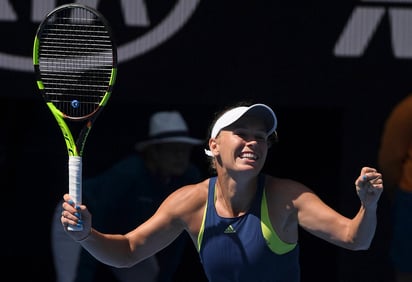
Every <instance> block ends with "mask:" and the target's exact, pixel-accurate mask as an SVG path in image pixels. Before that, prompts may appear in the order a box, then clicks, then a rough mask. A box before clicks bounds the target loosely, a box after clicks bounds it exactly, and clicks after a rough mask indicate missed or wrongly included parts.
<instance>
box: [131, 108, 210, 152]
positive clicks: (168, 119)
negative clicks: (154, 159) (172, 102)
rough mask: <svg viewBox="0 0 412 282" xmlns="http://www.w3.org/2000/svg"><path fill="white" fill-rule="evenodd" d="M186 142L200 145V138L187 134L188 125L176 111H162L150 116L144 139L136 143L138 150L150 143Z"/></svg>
mask: <svg viewBox="0 0 412 282" xmlns="http://www.w3.org/2000/svg"><path fill="white" fill-rule="evenodd" d="M170 142H178V143H187V144H191V145H200V144H202V143H203V141H202V140H200V139H197V138H193V137H190V136H189V129H188V126H187V124H186V122H185V120H184V119H183V117H182V115H181V114H180V113H179V112H178V111H162V112H157V113H154V114H153V115H152V116H151V118H150V124H149V134H148V137H147V139H146V140H144V141H141V142H138V143H136V145H135V148H136V150H138V151H141V150H143V149H145V148H146V147H147V146H149V145H152V144H160V143H170Z"/></svg>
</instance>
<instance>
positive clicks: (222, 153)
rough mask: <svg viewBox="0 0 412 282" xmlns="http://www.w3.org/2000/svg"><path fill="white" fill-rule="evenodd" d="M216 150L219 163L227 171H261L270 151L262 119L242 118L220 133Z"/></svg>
mask: <svg viewBox="0 0 412 282" xmlns="http://www.w3.org/2000/svg"><path fill="white" fill-rule="evenodd" d="M216 149H217V151H218V153H219V155H218V162H221V165H223V166H224V167H226V168H227V169H233V170H250V169H254V170H256V169H257V170H258V171H260V170H261V169H262V168H263V165H264V163H265V161H266V156H267V151H268V137H267V133H266V128H265V126H264V124H263V122H262V121H261V120H260V119H257V118H255V117H252V116H248V117H245V118H241V119H239V120H238V121H236V122H235V123H234V124H232V125H230V126H228V127H226V128H225V129H222V130H221V131H220V133H219V134H218V136H217V138H216Z"/></svg>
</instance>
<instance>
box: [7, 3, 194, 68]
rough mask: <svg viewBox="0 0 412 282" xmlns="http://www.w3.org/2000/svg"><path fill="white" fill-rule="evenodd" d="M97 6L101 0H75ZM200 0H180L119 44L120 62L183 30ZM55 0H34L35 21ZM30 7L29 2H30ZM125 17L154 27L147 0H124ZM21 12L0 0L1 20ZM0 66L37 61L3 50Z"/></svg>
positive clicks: (30, 64)
mask: <svg viewBox="0 0 412 282" xmlns="http://www.w3.org/2000/svg"><path fill="white" fill-rule="evenodd" d="M73 2H76V3H82V4H85V5H88V6H90V7H94V8H96V7H97V6H98V2H99V0H83V1H73ZM199 2H200V0H177V1H176V4H175V5H174V6H173V8H172V9H171V10H170V12H169V13H168V14H167V15H166V17H165V18H163V20H161V21H160V22H159V23H158V24H157V25H156V26H153V27H151V28H150V31H149V32H147V33H145V34H143V35H142V36H139V37H138V38H135V39H133V40H131V41H129V42H126V43H124V44H122V45H120V46H118V50H117V53H118V60H119V63H122V62H125V61H128V60H130V59H133V58H135V57H137V56H140V55H142V54H144V53H146V52H148V51H150V50H151V49H154V48H155V47H157V46H159V45H160V44H162V43H163V42H165V41H166V40H167V39H169V38H170V37H172V36H173V35H174V34H175V33H176V32H177V31H179V30H180V29H181V28H182V27H183V26H184V25H185V23H186V22H187V20H188V19H189V18H190V16H191V15H192V14H193V13H194V11H195V10H196V7H197V6H198V4H199ZM55 4H56V1H55V0H32V1H31V14H30V16H31V21H33V22H37V23H40V22H41V21H42V19H43V18H44V15H46V14H47V13H48V12H50V11H51V10H53V9H54V8H55ZM26 5H27V6H28V7H30V5H29V3H27V4H26ZM119 5H121V10H122V13H123V20H124V23H125V25H126V26H128V27H150V25H151V23H150V18H149V13H148V11H147V7H146V4H145V1H143V0H120V1H119ZM17 21H18V16H17V14H16V12H15V11H14V9H13V6H12V5H11V4H10V1H8V0H0V22H17ZM0 68H4V69H9V70H17V71H25V72H32V71H33V61H32V57H31V54H30V55H29V56H19V55H15V54H7V53H1V52H0Z"/></svg>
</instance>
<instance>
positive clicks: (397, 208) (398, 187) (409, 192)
mask: <svg viewBox="0 0 412 282" xmlns="http://www.w3.org/2000/svg"><path fill="white" fill-rule="evenodd" d="M378 163H379V166H380V169H381V172H382V174H383V176H384V178H385V187H386V191H387V192H386V193H388V196H389V202H390V205H391V208H392V214H391V219H390V223H391V225H392V230H391V241H390V246H389V248H390V249H389V256H390V259H391V262H392V264H393V268H394V271H395V277H396V281H397V282H406V281H408V282H410V281H412V94H410V95H408V96H407V97H406V98H404V99H403V100H402V101H400V102H399V103H398V104H397V105H395V107H394V108H393V109H392V112H391V113H390V115H389V116H388V117H387V119H386V121H385V124H384V128H383V132H382V138H381V144H380V148H379V153H378Z"/></svg>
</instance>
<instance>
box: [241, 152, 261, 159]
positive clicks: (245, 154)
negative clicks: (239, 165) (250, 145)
mask: <svg viewBox="0 0 412 282" xmlns="http://www.w3.org/2000/svg"><path fill="white" fill-rule="evenodd" d="M242 158H248V159H254V160H256V159H257V157H256V155H255V154H252V153H244V154H242Z"/></svg>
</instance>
